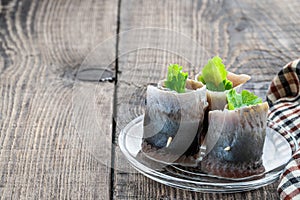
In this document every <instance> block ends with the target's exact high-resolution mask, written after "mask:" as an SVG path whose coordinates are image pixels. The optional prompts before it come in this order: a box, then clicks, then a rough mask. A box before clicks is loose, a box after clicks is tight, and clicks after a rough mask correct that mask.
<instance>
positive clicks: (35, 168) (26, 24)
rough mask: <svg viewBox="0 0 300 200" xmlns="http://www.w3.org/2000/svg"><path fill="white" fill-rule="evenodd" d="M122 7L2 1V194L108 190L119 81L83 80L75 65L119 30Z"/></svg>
mask: <svg viewBox="0 0 300 200" xmlns="http://www.w3.org/2000/svg"><path fill="white" fill-rule="evenodd" d="M117 7H118V6H117V1H109V2H108V1H84V2H82V1H18V0H14V1H2V2H1V6H0V9H1V12H0V27H1V28H0V41H1V42H0V55H1V56H0V177H1V179H0V196H1V199H2V198H3V199H109V198H110V173H111V170H110V161H111V144H112V141H111V133H112V126H111V122H112V113H113V108H112V107H113V92H114V84H113V83H109V82H103V83H98V82H92V83H91V82H81V81H78V80H77V79H76V73H77V70H78V69H80V64H81V63H82V62H83V60H84V58H85V56H86V55H87V54H88V53H89V52H90V51H91V50H92V49H93V48H95V45H97V44H98V43H100V42H102V41H103V40H105V39H107V38H109V37H111V36H114V35H115V33H116V29H117ZM114 51H115V50H114ZM110 69H112V70H113V69H114V66H113V65H111V66H110ZM103 155H104V156H105V157H106V158H105V159H104V160H101V158H102V157H101V156H103Z"/></svg>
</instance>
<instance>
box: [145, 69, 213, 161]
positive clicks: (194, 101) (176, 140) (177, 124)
mask: <svg viewBox="0 0 300 200" xmlns="http://www.w3.org/2000/svg"><path fill="white" fill-rule="evenodd" d="M181 70H182V67H181V66H178V65H170V66H169V68H168V77H167V80H166V81H161V82H160V83H159V84H158V87H154V86H151V85H149V86H148V87H147V98H146V101H147V104H146V109H145V115H144V126H143V128H144V130H143V142H142V152H143V153H145V154H146V155H147V156H148V157H151V158H153V159H156V160H159V161H163V162H166V163H179V164H182V165H185V166H193V165H194V166H195V165H197V163H196V162H197V159H198V155H197V154H198V152H199V137H200V136H199V134H200V132H201V130H202V128H203V120H204V113H205V110H206V108H207V106H208V104H207V101H206V89H205V86H204V85H203V84H201V83H199V82H196V81H193V80H190V79H187V76H188V75H187V73H183V72H182V71H181Z"/></svg>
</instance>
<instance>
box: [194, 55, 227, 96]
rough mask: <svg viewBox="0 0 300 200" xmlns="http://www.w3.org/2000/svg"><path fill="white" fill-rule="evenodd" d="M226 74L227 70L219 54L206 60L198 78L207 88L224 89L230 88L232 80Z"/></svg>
mask: <svg viewBox="0 0 300 200" xmlns="http://www.w3.org/2000/svg"><path fill="white" fill-rule="evenodd" d="M226 76H227V71H226V69H225V65H224V64H223V63H222V59H221V58H220V57H219V56H215V57H213V58H212V59H210V60H208V63H207V64H206V65H205V66H204V68H203V69H202V74H201V75H200V76H199V77H198V80H199V81H201V82H202V83H203V84H205V85H206V88H207V89H208V90H211V91H225V90H230V89H231V88H232V82H231V81H229V80H228V79H227V78H226Z"/></svg>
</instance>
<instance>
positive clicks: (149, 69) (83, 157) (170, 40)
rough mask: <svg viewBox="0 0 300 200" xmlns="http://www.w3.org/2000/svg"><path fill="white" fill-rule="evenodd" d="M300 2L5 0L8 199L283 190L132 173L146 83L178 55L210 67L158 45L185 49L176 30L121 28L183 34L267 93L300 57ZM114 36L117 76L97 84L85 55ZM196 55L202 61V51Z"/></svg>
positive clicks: (112, 71)
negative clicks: (129, 138)
mask: <svg viewBox="0 0 300 200" xmlns="http://www.w3.org/2000/svg"><path fill="white" fill-rule="evenodd" d="M299 8H300V2H299V1H296V0H292V1H291V0H284V1H282V0H281V1H279V0H276V1H269V0H264V1H250V0H245V1H225V0H223V1H216V0H212V1H208V0H203V1H200V0H199V1H185V0H181V1H174V0H173V1H171V0H167V1H159V0H152V1H133V0H109V1H108V0H100V1H91V0H87V1H79V0H72V1H71V0H55V1H38V0H33V1H30V0H25V1H21V0H12V1H6V0H5V1H4V0H3V1H1V6H0V55H1V56H0V94H1V98H0V176H1V179H0V197H1V199H2V198H3V199H10V198H11V199H277V198H278V194H277V191H276V187H277V185H278V182H275V183H274V184H271V185H269V186H266V187H263V188H261V189H258V190H254V191H250V192H243V193H237V194H203V193H196V192H189V191H183V190H180V189H175V188H171V187H168V186H165V185H162V184H160V183H157V182H155V181H152V180H150V179H148V178H146V177H145V176H143V175H141V174H139V173H137V172H136V171H135V170H133V169H132V168H131V167H130V166H129V164H128V163H127V161H126V159H125V158H124V156H123V155H122V153H121V152H120V149H119V147H118V145H117V137H118V135H119V133H120V130H121V129H122V128H124V127H125V125H126V124H127V123H128V122H129V121H130V120H132V119H134V118H135V117H136V116H138V115H140V114H142V113H143V106H144V98H145V91H146V90H145V89H146V84H147V83H155V82H157V81H158V80H160V79H162V78H163V77H164V76H165V74H166V70H165V69H166V68H165V66H167V64H168V63H180V64H182V65H184V66H185V69H186V70H187V71H189V73H190V75H191V76H193V75H194V74H195V73H196V72H198V71H199V70H200V68H201V66H194V65H193V63H191V62H190V60H187V59H185V58H184V57H182V55H176V54H174V52H173V53H172V52H167V51H165V50H164V49H161V48H158V47H161V46H162V47H166V49H168V48H176V49H181V48H186V47H185V44H184V43H185V41H184V40H178V38H176V37H162V38H160V37H155V36H156V35H155V34H154V35H153V32H151V31H148V32H147V31H140V32H139V31H138V32H136V33H135V34H136V35H134V37H132V36H128V35H126V34H125V35H124V34H123V35H122V34H121V35H120V37H118V38H114V36H115V35H116V34H117V33H123V32H124V31H130V30H132V29H135V28H145V27H155V28H161V29H164V30H165V29H167V30H171V31H176V32H177V33H180V34H184V35H185V36H186V37H188V38H190V39H192V40H194V41H197V42H198V43H199V44H201V45H202V46H203V48H204V49H206V50H207V52H208V54H209V55H208V56H213V55H219V56H220V57H222V58H223V59H224V60H225V64H226V66H227V67H228V69H230V70H231V71H234V72H237V73H247V74H251V75H252V77H253V78H252V80H251V81H250V82H249V83H248V84H246V85H245V87H246V88H248V89H251V90H254V91H255V92H256V93H257V94H259V96H261V97H264V95H265V92H266V90H267V88H268V85H269V83H270V81H271V80H272V78H273V77H274V75H275V74H276V72H277V71H278V70H279V69H280V68H281V67H282V66H283V65H284V64H285V63H287V62H289V61H291V60H294V59H296V58H298V57H299V51H300V49H299V48H300V47H299V45H298V43H299V38H300V37H299V32H300V28H299V25H300V24H299V20H298V19H299V17H300V14H299V12H298V11H299ZM109 38H110V39H109ZM149 38H150V39H149ZM108 39H109V42H110V45H111V46H110V50H111V52H110V53H112V56H113V57H116V56H119V58H118V60H116V62H113V61H112V63H110V65H109V66H107V72H108V74H106V76H107V77H106V78H108V79H109V80H112V81H104V82H97V81H95V80H93V79H90V78H89V77H87V76H89V75H91V74H88V75H86V74H84V72H82V71H80V69H81V63H83V62H84V59H85V58H86V56H87V55H89V53H90V52H91V51H92V50H93V49H94V48H95V47H96V46H97V45H98V44H99V43H101V42H104V41H105V40H108ZM139 44H142V46H139ZM164 45H165V46H164ZM138 47H140V48H138ZM146 47H151V48H146ZM131 48H135V51H131V52H126V49H131ZM124 52H125V53H124ZM187 52H188V53H187V54H188V55H191V58H192V61H196V62H197V59H201V57H202V56H201V55H202V54H201V52H200V53H199V52H197V51H195V50H194V49H187ZM123 53H124V54H123ZM96 55H97V54H96ZM99 55H100V54H99ZM78 77H80V78H78ZM99 156H100V157H99ZM101 156H102V157H101ZM103 156H104V157H103ZM111 165H112V166H111Z"/></svg>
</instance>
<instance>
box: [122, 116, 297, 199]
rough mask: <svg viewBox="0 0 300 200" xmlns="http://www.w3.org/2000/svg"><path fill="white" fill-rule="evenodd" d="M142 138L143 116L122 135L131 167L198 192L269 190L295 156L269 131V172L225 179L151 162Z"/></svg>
mask: <svg viewBox="0 0 300 200" xmlns="http://www.w3.org/2000/svg"><path fill="white" fill-rule="evenodd" d="M273 126H274V124H273ZM281 128H282V127H281ZM142 137H143V116H139V117H137V118H136V119H134V120H133V121H131V122H130V123H129V124H128V125H127V126H126V127H125V128H124V129H123V130H122V131H121V133H120V135H119V146H120V149H121V151H122V152H123V154H124V155H125V157H126V158H127V160H128V161H129V162H130V163H131V165H132V166H133V167H134V168H135V169H136V170H138V171H139V172H140V173H142V174H144V175H145V176H147V177H149V178H151V179H153V180H155V181H157V182H160V183H163V184H165V185H168V186H172V187H176V188H181V189H185V190H191V191H196V192H222V193H233V192H242V191H248V190H253V189H257V188H260V187H263V186H266V185H268V184H270V183H273V182H274V181H276V180H277V179H278V178H279V176H280V174H281V173H282V170H283V169H284V167H285V165H286V164H287V162H288V161H289V160H290V158H291V157H292V152H293V151H292V149H291V146H290V144H289V143H288V142H287V141H286V139H285V138H284V137H283V136H282V135H281V134H280V133H278V132H277V131H275V130H274V129H271V128H269V127H268V128H267V130H266V139H265V143H264V148H263V156H262V159H263V165H264V167H265V172H264V173H263V174H259V175H255V176H251V177H246V178H223V177H218V176H214V175H209V174H205V173H203V172H201V171H197V170H196V171H195V170H191V169H190V168H188V167H181V166H178V165H169V164H165V163H162V162H159V161H155V160H151V159H149V158H148V157H147V156H145V155H143V153H142V152H141V151H140V150H141V144H142ZM290 137H291V138H292V141H293V147H294V149H298V145H297V143H296V140H295V138H294V137H293V136H292V135H290Z"/></svg>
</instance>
